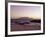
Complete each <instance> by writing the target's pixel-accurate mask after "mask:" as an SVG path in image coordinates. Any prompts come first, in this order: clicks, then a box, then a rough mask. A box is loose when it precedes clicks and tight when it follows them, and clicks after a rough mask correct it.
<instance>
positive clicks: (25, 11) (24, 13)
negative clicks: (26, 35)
mask: <svg viewBox="0 0 46 37" xmlns="http://www.w3.org/2000/svg"><path fill="white" fill-rule="evenodd" d="M10 11H11V12H10V13H11V18H20V17H30V18H35V19H40V18H41V6H19V5H11V7H10Z"/></svg>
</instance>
